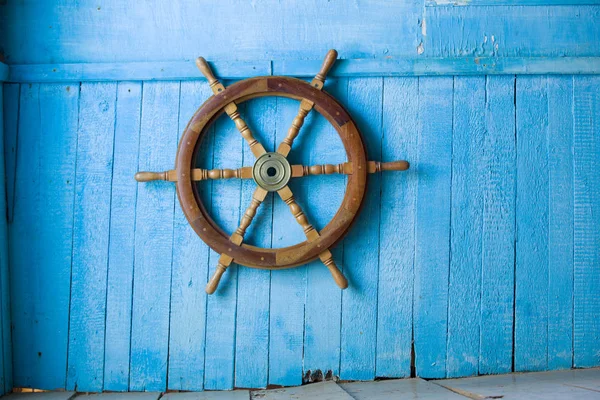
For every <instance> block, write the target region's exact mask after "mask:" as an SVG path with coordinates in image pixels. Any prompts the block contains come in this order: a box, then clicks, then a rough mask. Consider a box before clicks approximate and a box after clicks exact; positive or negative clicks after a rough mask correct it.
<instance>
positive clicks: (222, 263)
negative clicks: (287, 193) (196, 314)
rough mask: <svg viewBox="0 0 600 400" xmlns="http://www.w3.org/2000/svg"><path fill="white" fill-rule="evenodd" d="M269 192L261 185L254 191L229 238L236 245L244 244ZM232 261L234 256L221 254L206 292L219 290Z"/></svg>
mask: <svg viewBox="0 0 600 400" xmlns="http://www.w3.org/2000/svg"><path fill="white" fill-rule="evenodd" d="M267 193H269V192H267V191H266V190H264V189H262V188H260V187H257V188H256V190H255V191H254V194H253V195H252V201H251V202H250V205H249V206H248V208H247V209H246V211H245V212H244V215H243V216H242V219H241V220H240V225H239V226H238V228H237V229H236V230H235V232H233V234H232V235H231V237H230V238H229V240H230V241H231V242H232V243H234V244H235V245H237V246H240V245H241V244H242V241H243V240H244V235H245V234H246V229H248V227H249V226H250V224H251V223H252V220H253V219H254V216H255V215H256V210H257V209H258V207H259V206H260V205H261V204H262V202H263V201H264V200H265V198H266V197H267ZM232 261H233V258H231V257H230V256H229V255H227V254H221V256H220V257H219V261H218V264H217V269H216V270H215V273H214V274H213V276H212V278H210V280H209V281H208V283H207V284H206V293H208V294H213V293H214V292H215V290H217V287H218V286H219V282H220V281H221V276H223V273H224V272H225V271H226V270H227V268H228V267H229V266H230V265H231V263H232Z"/></svg>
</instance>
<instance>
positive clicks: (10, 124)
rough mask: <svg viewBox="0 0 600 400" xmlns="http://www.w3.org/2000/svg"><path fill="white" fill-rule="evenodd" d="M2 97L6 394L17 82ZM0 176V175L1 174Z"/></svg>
mask: <svg viewBox="0 0 600 400" xmlns="http://www.w3.org/2000/svg"><path fill="white" fill-rule="evenodd" d="M2 91H3V93H2V99H0V102H3V106H2V107H0V113H2V116H1V117H0V124H2V122H3V124H2V125H1V126H0V130H2V133H3V139H4V140H3V143H2V146H3V150H2V152H1V153H0V154H2V155H3V156H4V159H3V161H4V163H2V164H0V170H1V172H2V174H1V175H4V176H5V177H6V180H5V184H4V185H2V188H3V192H4V193H3V195H2V196H0V201H2V202H3V208H4V209H5V210H6V219H5V220H3V221H5V223H4V224H3V225H4V226H3V235H4V236H3V239H2V243H4V247H3V251H2V254H3V255H2V263H3V264H2V271H1V272H0V273H1V279H2V286H1V290H2V296H3V298H2V356H3V360H2V363H3V374H2V378H3V386H2V388H0V389H2V391H4V393H8V392H10V391H11V390H12V388H13V371H12V365H13V361H12V337H11V330H12V329H11V315H10V275H9V265H10V260H9V258H10V254H9V244H8V240H9V238H8V223H9V222H10V221H11V219H12V205H13V195H14V183H15V180H14V179H15V162H16V158H15V157H16V141H17V124H18V109H19V85H3V90H2ZM1 175H0V176H1Z"/></svg>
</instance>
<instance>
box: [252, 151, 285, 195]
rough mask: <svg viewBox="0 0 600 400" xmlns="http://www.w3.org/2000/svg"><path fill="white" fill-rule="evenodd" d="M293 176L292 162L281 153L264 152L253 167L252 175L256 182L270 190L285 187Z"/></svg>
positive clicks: (273, 190)
mask: <svg viewBox="0 0 600 400" xmlns="http://www.w3.org/2000/svg"><path fill="white" fill-rule="evenodd" d="M291 176H292V167H291V166H290V163H289V162H288V160H287V159H286V158H285V157H284V156H282V155H281V154H279V153H265V154H263V155H262V156H260V157H258V159H257V160H256V162H255V163H254V166H253V167H252V177H253V178H254V181H255V182H256V184H257V185H258V186H260V187H261V188H263V189H265V190H267V191H269V192H275V191H277V190H280V189H283V188H284V187H285V185H287V184H288V182H289V180H290V178H291Z"/></svg>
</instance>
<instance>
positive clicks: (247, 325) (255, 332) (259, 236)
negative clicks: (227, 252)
mask: <svg viewBox="0 0 600 400" xmlns="http://www.w3.org/2000/svg"><path fill="white" fill-rule="evenodd" d="M245 107H246V109H245V111H246V112H245V113H244V115H245V117H246V122H247V123H248V126H250V128H251V129H252V132H253V133H254V134H255V137H256V138H257V139H258V140H259V141H260V142H261V143H262V144H263V146H265V148H266V149H267V151H269V150H273V149H275V129H276V113H277V99H273V98H270V99H267V98H263V99H256V100H253V101H251V102H249V103H246V105H245ZM242 158H243V160H242V164H243V165H252V164H253V163H254V155H253V154H252V152H251V151H250V148H249V146H246V145H244V146H243V154H242ZM255 188H256V184H255V183H254V182H253V181H252V180H244V181H243V182H242V193H241V203H240V204H241V209H240V211H241V212H244V210H245V209H246V207H248V205H249V204H250V201H251V199H252V194H253V193H254V189H255ZM272 226H273V196H272V195H269V196H268V197H267V198H266V200H265V201H264V202H263V204H262V205H261V206H260V208H259V209H258V210H257V213H256V216H255V217H254V220H253V221H252V224H251V225H250V227H249V228H248V230H247V231H246V235H245V237H244V242H245V243H250V244H252V245H255V246H260V247H267V248H269V247H271V243H272ZM270 285H271V273H270V272H269V271H265V270H258V269H253V268H247V267H240V268H239V270H238V293H237V295H238V298H237V315H236V326H235V331H236V332H235V360H236V362H235V386H236V387H242V388H250V387H252V388H264V387H266V386H267V383H268V372H269V287H270Z"/></svg>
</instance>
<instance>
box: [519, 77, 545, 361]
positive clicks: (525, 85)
mask: <svg viewBox="0 0 600 400" xmlns="http://www.w3.org/2000/svg"><path fill="white" fill-rule="evenodd" d="M516 90H517V94H516V96H517V104H516V110H517V206H516V207H517V208H516V213H517V248H516V261H517V264H516V276H515V281H516V288H515V302H516V308H515V371H537V370H542V369H545V368H546V366H547V351H548V346H547V345H548V156H547V135H548V133H547V128H548V94H547V88H546V78H545V77H540V76H522V77H521V76H520V77H518V78H517V89H516Z"/></svg>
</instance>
